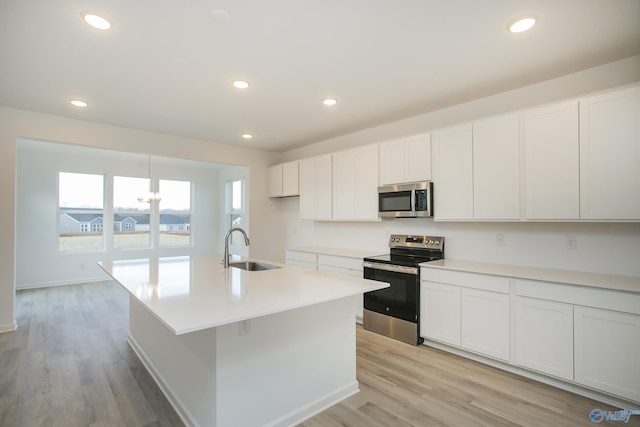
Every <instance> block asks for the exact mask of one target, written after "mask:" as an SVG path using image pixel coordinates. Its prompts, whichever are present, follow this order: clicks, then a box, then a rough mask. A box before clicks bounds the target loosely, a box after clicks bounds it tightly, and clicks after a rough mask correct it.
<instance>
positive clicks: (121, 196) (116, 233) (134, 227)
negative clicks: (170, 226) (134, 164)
mask: <svg viewBox="0 0 640 427" xmlns="http://www.w3.org/2000/svg"><path fill="white" fill-rule="evenodd" d="M147 193H149V179H148V178H136V177H129V176H114V177H113V247H114V249H144V248H149V247H151V226H150V222H151V206H150V204H149V203H147V202H146V201H142V202H140V201H139V200H138V199H139V198H140V197H143V196H146V195H147Z"/></svg>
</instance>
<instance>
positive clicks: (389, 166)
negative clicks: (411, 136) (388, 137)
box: [379, 139, 405, 185]
mask: <svg viewBox="0 0 640 427" xmlns="http://www.w3.org/2000/svg"><path fill="white" fill-rule="evenodd" d="M379 150H380V185H385V184H398V183H402V182H405V179H404V162H405V151H404V150H405V145H404V141H403V140H401V139H397V140H393V141H386V142H381V143H380V144H379Z"/></svg>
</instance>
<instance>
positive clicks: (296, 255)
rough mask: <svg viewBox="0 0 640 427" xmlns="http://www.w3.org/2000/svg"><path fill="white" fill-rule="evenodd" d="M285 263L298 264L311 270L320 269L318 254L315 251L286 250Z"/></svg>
mask: <svg viewBox="0 0 640 427" xmlns="http://www.w3.org/2000/svg"><path fill="white" fill-rule="evenodd" d="M285 263H286V264H288V265H297V266H298V267H304V268H308V269H311V270H317V269H318V255H317V254H315V253H313V252H303V251H292V250H287V251H286V252H285Z"/></svg>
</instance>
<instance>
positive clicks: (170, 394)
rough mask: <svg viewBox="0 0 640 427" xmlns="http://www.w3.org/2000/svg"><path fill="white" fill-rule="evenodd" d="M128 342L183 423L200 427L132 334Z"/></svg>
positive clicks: (190, 426) (188, 426) (192, 426)
mask: <svg viewBox="0 0 640 427" xmlns="http://www.w3.org/2000/svg"><path fill="white" fill-rule="evenodd" d="M127 342H128V343H129V346H130V347H131V348H132V349H133V352H134V353H135V354H136V355H137V356H138V359H140V361H141V362H142V364H143V365H144V367H145V368H146V369H147V372H149V374H150V375H151V377H152V378H153V380H154V381H155V383H156V384H157V385H158V387H160V391H162V394H164V397H166V398H167V400H168V401H169V404H170V405H171V407H172V408H173V409H174V410H175V411H176V413H177V414H178V416H179V417H180V419H181V420H182V422H183V423H184V425H185V426H187V427H200V424H198V422H197V421H196V419H195V418H194V417H193V416H192V415H191V413H190V412H189V411H188V410H186V409H185V408H186V407H185V405H184V404H182V402H181V401H180V399H179V398H178V397H177V396H176V394H175V393H174V391H173V390H172V389H171V387H169V385H168V383H167V381H166V380H165V378H164V377H163V376H162V374H160V373H159V372H158V370H157V368H156V367H155V365H154V364H153V362H152V361H151V359H149V357H148V356H147V354H146V353H145V352H144V350H143V349H142V348H141V347H140V345H138V343H137V341H136V340H135V338H134V337H133V336H131V334H129V336H128V338H127Z"/></svg>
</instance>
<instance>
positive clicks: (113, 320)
mask: <svg viewBox="0 0 640 427" xmlns="http://www.w3.org/2000/svg"><path fill="white" fill-rule="evenodd" d="M128 302H129V299H128V295H127V294H126V292H125V291H124V290H122V289H121V288H120V287H119V286H118V285H116V284H114V283H113V282H110V281H105V282H98V283H87V284H78V285H69V286H61V287H57V288H46V289H34V290H25V291H19V292H17V295H16V316H17V320H18V324H19V328H18V330H17V331H14V332H7V333H4V334H0V426H2V427H4V426H11V427H37V426H47V427H52V426H53V427H57V426H60V427H76V426H77V427H86V426H91V427H111V426H126V427H129V426H139V427H161V426H162V427H167V426H168V427H171V426H182V425H183V424H182V422H181V420H180V418H179V417H178V415H177V414H176V413H175V411H174V410H173V408H172V407H171V406H170V405H169V403H168V402H167V400H166V398H165V397H164V395H163V394H162V392H161V391H160V389H159V388H158V387H157V385H156V384H155V383H154V381H153V379H152V378H151V376H150V375H149V373H148V372H147V371H146V370H145V368H144V366H143V365H142V364H141V362H140V360H139V359H138V358H137V356H136V355H135V353H134V352H133V351H132V350H131V348H130V347H129V345H128V344H127V342H126V340H127V335H128ZM356 335H357V375H358V380H359V381H360V390H361V391H360V393H357V394H355V395H353V396H351V397H349V398H348V399H345V400H344V401H342V402H340V403H339V404H337V405H334V406H333V407H331V408H329V409H327V410H326V411H324V412H322V413H320V414H318V415H316V416H314V417H313V418H311V419H309V420H307V421H305V422H304V423H302V424H301V426H302V427H336V426H343V427H344V426H348V427H352V426H392V427H396V426H420V427H422V426H486V427H496V426H513V425H521V426H540V425H554V426H593V425H594V423H592V422H591V421H590V420H589V412H590V411H591V410H592V409H594V408H600V409H602V410H611V411H614V410H616V408H613V407H611V406H609V405H605V404H602V403H600V402H596V401H594V400H591V399H587V398H584V397H581V396H577V395H574V394H572V393H569V392H566V391H563V390H560V389H557V388H554V387H551V386H547V385H545V384H541V383H538V382H536V381H533V380H529V379H526V378H522V377H519V376H517V375H515V374H511V373H508V372H503V371H500V370H498V369H496V368H492V367H490V366H486V365H483V364H480V363H477V362H474V361H472V360H468V359H465V358H462V357H458V356H455V355H452V354H449V353H446V352H444V351H441V350H437V349H433V348H430V347H426V346H411V345H408V344H405V343H402V342H399V341H396V340H393V339H390V338H387V337H384V336H381V335H378V334H374V333H372V332H369V331H365V330H363V329H362V328H361V327H357V328H356ZM622 424H624V423H622ZM622 424H621V423H620V422H619V421H608V422H607V421H604V422H602V423H600V424H599V425H605V426H606V425H609V426H620V425H622ZM624 425H625V426H640V416H638V415H634V416H632V417H631V419H630V420H629V422H628V423H627V424H624Z"/></svg>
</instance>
